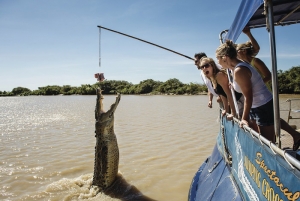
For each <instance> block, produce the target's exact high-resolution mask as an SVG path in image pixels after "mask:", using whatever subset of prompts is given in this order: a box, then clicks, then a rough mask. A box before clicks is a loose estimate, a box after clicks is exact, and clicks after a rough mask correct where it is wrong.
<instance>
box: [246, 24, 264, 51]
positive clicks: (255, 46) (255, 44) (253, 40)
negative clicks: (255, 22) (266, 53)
mask: <svg viewBox="0 0 300 201" xmlns="http://www.w3.org/2000/svg"><path fill="white" fill-rule="evenodd" d="M243 33H244V34H246V35H247V36H248V38H249V39H250V41H251V43H252V46H253V54H254V56H256V55H257V54H258V52H259V50H260V47H259V44H258V43H257V41H256V39H255V38H254V37H253V35H252V33H251V31H250V28H249V27H245V28H244V29H243Z"/></svg>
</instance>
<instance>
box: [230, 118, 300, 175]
mask: <svg viewBox="0 0 300 201" xmlns="http://www.w3.org/2000/svg"><path fill="white" fill-rule="evenodd" d="M233 121H234V123H236V124H237V125H239V123H240V120H239V119H238V118H235V117H234V118H233ZM243 129H244V130H245V131H246V132H248V133H250V135H251V136H252V137H253V138H254V137H255V138H257V139H258V140H259V141H260V143H261V145H262V146H267V147H269V148H270V150H271V151H272V152H273V153H274V154H275V155H277V154H278V155H279V156H281V157H282V158H284V159H285V160H286V162H287V163H288V164H289V165H290V166H291V168H292V169H295V168H297V169H298V170H300V161H299V160H297V159H296V158H295V157H294V156H292V155H291V154H290V152H288V151H287V150H283V149H281V148H280V147H278V146H277V145H276V144H274V143H272V142H271V141H269V140H267V139H266V138H265V137H263V136H262V135H261V134H260V133H257V132H256V131H255V130H253V129H252V128H250V127H249V126H246V125H243Z"/></svg>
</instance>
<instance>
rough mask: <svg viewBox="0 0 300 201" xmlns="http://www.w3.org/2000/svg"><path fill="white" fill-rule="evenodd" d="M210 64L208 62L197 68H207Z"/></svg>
mask: <svg viewBox="0 0 300 201" xmlns="http://www.w3.org/2000/svg"><path fill="white" fill-rule="evenodd" d="M209 66H210V63H207V64H204V65H202V66H200V67H199V69H201V70H202V69H204V68H208V67H209Z"/></svg>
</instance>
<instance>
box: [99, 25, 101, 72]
mask: <svg viewBox="0 0 300 201" xmlns="http://www.w3.org/2000/svg"><path fill="white" fill-rule="evenodd" d="M99 67H101V29H99Z"/></svg>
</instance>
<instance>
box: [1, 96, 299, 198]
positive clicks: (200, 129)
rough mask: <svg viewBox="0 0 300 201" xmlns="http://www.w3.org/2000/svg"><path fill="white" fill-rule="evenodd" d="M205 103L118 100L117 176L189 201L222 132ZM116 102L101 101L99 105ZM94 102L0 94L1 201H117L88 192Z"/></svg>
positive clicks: (152, 192) (149, 192)
mask: <svg viewBox="0 0 300 201" xmlns="http://www.w3.org/2000/svg"><path fill="white" fill-rule="evenodd" d="M286 99H287V96H285V97H281V98H280V107H281V106H283V108H285V109H286V108H287V106H288V104H287V103H285V100H286ZM207 100H208V97H207V96H205V95H199V96H164V95H161V96H159V95H155V96H134V95H122V96H121V101H120V104H119V106H118V108H117V110H116V112H115V133H116V136H117V139H118V144H119V149H120V164H119V171H120V174H121V175H122V176H123V178H124V179H126V181H127V182H128V183H129V184H130V185H133V186H135V187H136V188H137V189H138V190H139V191H140V192H142V193H143V194H144V195H145V196H148V197H150V198H152V199H155V200H159V201H184V200H187V197H188V190H189V187H190V183H191V180H192V178H193V176H194V174H195V172H196V171H197V170H198V168H199V166H200V165H201V164H202V162H203V161H204V160H205V159H206V158H207V157H208V156H209V155H210V154H211V151H212V149H213V147H214V145H215V140H216V137H217V134H218V130H219V124H218V107H217V104H216V102H215V101H213V103H214V105H213V106H214V107H213V108H212V109H210V108H208V107H207ZM114 101H115V96H108V95H106V96H104V108H105V109H106V110H108V109H109V107H110V105H111V104H112V103H113V102H114ZM95 103H96V96H29V97H0V144H1V146H0V153H1V155H0V181H1V186H0V200H5V201H9V200H30V201H31V200H51V201H61V200H66V201H67V200H100V201H102V200H103V201H106V200H108V201H109V200H119V199H113V198H110V197H109V196H106V195H103V194H101V193H99V194H97V193H96V191H95V190H94V189H93V188H90V187H91V182H92V178H93V171H94V157H95V150H94V148H95V143H96V138H95V115H94V109H95ZM299 106H300V105H299ZM298 109H300V107H298ZM285 115H286V114H285Z"/></svg>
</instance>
